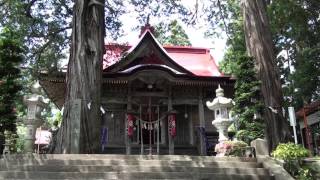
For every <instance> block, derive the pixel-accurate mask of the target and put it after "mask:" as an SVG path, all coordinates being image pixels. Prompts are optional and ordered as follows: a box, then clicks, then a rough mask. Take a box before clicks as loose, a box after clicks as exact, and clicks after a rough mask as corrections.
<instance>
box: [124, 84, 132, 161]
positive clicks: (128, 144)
mask: <svg viewBox="0 0 320 180" xmlns="http://www.w3.org/2000/svg"><path fill="white" fill-rule="evenodd" d="M131 110H132V96H131V83H128V102H127V111H131ZM126 118H127V115H126ZM127 129H128V122H127V119H126V120H125V141H126V154H127V155H130V154H131V141H132V140H131V138H129V137H128V131H127Z"/></svg>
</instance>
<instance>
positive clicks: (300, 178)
mask: <svg viewBox="0 0 320 180" xmlns="http://www.w3.org/2000/svg"><path fill="white" fill-rule="evenodd" d="M315 179H316V178H315V177H314V176H313V173H312V172H311V169H310V168H308V167H302V168H300V169H299V171H298V175H297V180H315Z"/></svg>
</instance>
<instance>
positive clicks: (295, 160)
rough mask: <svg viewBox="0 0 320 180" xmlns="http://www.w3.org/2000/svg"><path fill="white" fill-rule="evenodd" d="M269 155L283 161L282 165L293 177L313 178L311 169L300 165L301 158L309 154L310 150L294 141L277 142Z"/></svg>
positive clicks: (311, 179) (305, 179) (309, 179)
mask: <svg viewBox="0 0 320 180" xmlns="http://www.w3.org/2000/svg"><path fill="white" fill-rule="evenodd" d="M271 155H272V156H273V157H275V158H276V159H280V160H283V161H284V164H283V167H284V168H285V169H286V170H287V171H288V172H289V173H290V174H291V175H292V176H294V177H296V178H297V179H301V180H313V179H314V177H313V175H312V172H311V169H310V168H308V167H306V166H302V161H301V160H302V159H303V158H305V157H308V156H309V155H310V151H309V150H307V149H305V148H304V147H302V146H301V145H297V144H294V143H286V144H279V145H278V146H277V148H276V150H274V151H273V152H272V153H271Z"/></svg>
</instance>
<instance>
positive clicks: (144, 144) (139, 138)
mask: <svg viewBox="0 0 320 180" xmlns="http://www.w3.org/2000/svg"><path fill="white" fill-rule="evenodd" d="M161 99H162V98H159V97H152V96H144V97H140V98H139V100H140V104H137V105H136V106H135V109H136V112H138V113H137V114H136V116H135V117H136V119H135V123H134V134H133V144H137V145H139V146H140V154H159V153H160V145H163V144H164V143H165V141H164V139H165V137H164V135H165V134H164V132H166V131H165V129H166V127H165V124H166V123H165V122H166V120H167V108H165V107H166V106H163V105H161Z"/></svg>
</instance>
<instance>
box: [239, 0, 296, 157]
mask: <svg viewBox="0 0 320 180" xmlns="http://www.w3.org/2000/svg"><path fill="white" fill-rule="evenodd" d="M242 9H243V17H244V32H245V39H246V47H247V51H248V54H249V56H252V57H254V59H255V61H256V68H257V73H258V79H259V80H260V81H261V92H262V98H263V102H264V113H263V118H264V119H265V122H266V137H267V140H268V143H269V151H270V150H272V149H274V148H275V147H276V146H277V145H278V144H279V143H280V142H285V141H287V140H288V139H289V138H290V131H289V126H288V122H287V121H286V120H285V118H284V117H283V114H282V105H283V95H282V89H281V83H280V76H279V70H278V67H277V65H276V61H275V59H276V57H275V53H274V47H273V42H272V37H271V31H270V26H269V20H268V17H267V12H266V2H265V1H264V0H242Z"/></svg>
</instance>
